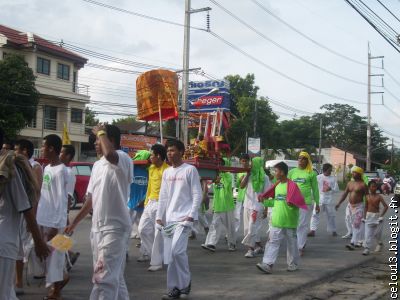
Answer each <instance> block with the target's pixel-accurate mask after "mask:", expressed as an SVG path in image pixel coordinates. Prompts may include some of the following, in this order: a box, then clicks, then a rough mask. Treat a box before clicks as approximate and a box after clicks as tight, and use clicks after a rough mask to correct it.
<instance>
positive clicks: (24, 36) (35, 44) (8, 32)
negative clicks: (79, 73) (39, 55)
mask: <svg viewBox="0 0 400 300" xmlns="http://www.w3.org/2000/svg"><path fill="white" fill-rule="evenodd" d="M0 34H2V35H4V36H5V37H6V38H7V45H9V46H10V47H13V48H17V49H35V48H36V49H37V50H39V51H43V52H47V53H49V54H52V55H55V56H59V57H62V58H65V59H69V60H72V61H73V62H74V63H76V64H77V65H78V66H81V67H82V66H83V65H84V64H85V63H86V62H87V59H86V58H84V57H82V56H80V55H78V54H76V53H74V52H72V51H69V50H67V49H65V48H63V47H62V46H60V45H57V44H55V43H52V42H50V41H48V40H46V39H44V38H42V37H40V36H38V35H36V34H33V33H31V32H22V31H18V30H15V29H13V28H10V27H7V26H4V25H1V24H0Z"/></svg>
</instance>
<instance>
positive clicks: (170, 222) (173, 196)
mask: <svg viewBox="0 0 400 300" xmlns="http://www.w3.org/2000/svg"><path fill="white" fill-rule="evenodd" d="M184 152H185V146H184V144H183V143H182V142H181V141H179V140H170V141H168V142H167V157H168V161H169V162H170V163H171V165H172V168H168V169H166V170H165V171H164V173H163V178H162V183H161V190H160V196H159V200H158V201H159V203H158V210H157V217H156V220H157V224H158V225H157V228H158V229H161V228H163V229H162V231H163V235H164V253H165V263H167V264H168V270H167V289H168V293H167V294H165V295H164V296H163V297H162V299H179V298H184V297H185V296H188V295H189V293H190V288H191V275H190V270H189V261H188V256H187V253H186V251H187V245H188V239H189V235H190V233H191V231H192V227H193V222H194V221H195V220H197V215H198V210H199V206H200V203H201V200H202V190H201V185H200V177H199V173H198V172H197V169H196V168H195V167H193V166H191V165H189V164H186V163H184V162H183V160H182V157H183V154H184ZM164 215H165V223H164V222H163V217H164ZM164 225H165V226H164Z"/></svg>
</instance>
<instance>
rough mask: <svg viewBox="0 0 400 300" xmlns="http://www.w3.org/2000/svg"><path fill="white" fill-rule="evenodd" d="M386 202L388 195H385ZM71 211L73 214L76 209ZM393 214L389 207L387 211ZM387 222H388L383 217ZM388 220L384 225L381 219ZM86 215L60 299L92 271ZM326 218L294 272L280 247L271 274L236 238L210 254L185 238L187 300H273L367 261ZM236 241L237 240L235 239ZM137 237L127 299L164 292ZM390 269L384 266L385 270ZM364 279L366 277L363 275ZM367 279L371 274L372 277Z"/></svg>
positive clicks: (81, 291)
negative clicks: (234, 247) (231, 247)
mask: <svg viewBox="0 0 400 300" xmlns="http://www.w3.org/2000/svg"><path fill="white" fill-rule="evenodd" d="M386 200H387V201H389V198H388V197H386ZM344 207H345V205H342V207H341V208H340V209H339V212H338V214H337V223H338V233H339V235H341V234H344V233H345V225H344V223H343V221H344ZM76 212H77V211H73V212H72V214H76ZM391 214H394V212H393V210H392V209H389V211H388V216H389V215H391ZM386 223H387V222H386ZM386 225H387V224H386ZM90 226H91V219H90V217H87V218H86V219H85V220H84V221H82V223H81V224H80V226H79V227H78V228H77V232H75V234H74V239H75V240H76V246H75V251H79V252H80V253H81V256H80V258H79V260H78V262H77V264H76V265H75V266H74V268H73V269H72V271H71V281H70V283H69V284H68V285H67V286H66V287H65V289H64V290H63V296H64V297H63V299H64V300H80V299H88V298H89V294H90V290H91V287H92V284H91V274H92V256H91V251H90V244H89V230H90ZM325 226H326V225H325V220H324V218H322V220H321V226H320V229H319V231H318V232H317V236H316V237H315V238H310V239H309V241H308V244H307V248H306V254H305V256H304V257H303V259H302V261H301V265H300V269H299V270H298V272H294V273H289V272H287V271H286V251H285V248H284V247H282V248H281V251H280V255H279V258H278V261H277V264H276V265H275V266H274V274H272V275H265V274H262V273H260V272H259V271H258V270H257V269H256V267H255V264H256V263H258V262H259V261H260V260H261V257H257V258H254V259H249V258H245V257H244V253H245V249H244V247H243V246H242V245H240V243H238V251H237V252H233V253H231V252H228V251H227V249H226V245H225V244H224V242H223V241H221V242H220V244H218V245H217V252H216V253H210V252H207V251H205V250H203V249H201V247H200V244H201V243H202V242H203V241H204V238H205V237H204V235H202V234H199V235H198V237H197V240H193V241H190V243H189V260H190V267H191V271H192V294H191V299H210V298H212V299H278V298H279V297H281V296H286V295H293V294H295V293H296V292H297V291H298V290H299V289H301V288H304V287H309V288H310V287H311V288H312V287H313V286H314V285H316V284H317V283H320V282H321V280H327V279H332V278H335V276H337V275H338V274H339V273H340V272H343V271H345V270H347V269H351V268H354V267H355V266H359V265H361V264H365V263H368V262H370V261H371V260H373V259H375V258H376V257H377V255H376V254H372V255H370V256H368V257H365V256H362V255H361V251H360V250H358V251H352V252H351V251H348V250H346V249H345V247H344V245H345V244H346V242H347V240H346V241H344V240H342V239H341V238H340V237H337V238H335V237H331V236H328V234H327V233H326V231H325V228H326V227H325ZM387 239H388V229H387V226H386V228H385V234H384V240H385V244H386V245H385V246H386V247H385V249H384V252H383V253H382V254H380V255H378V256H379V257H381V259H382V257H383V261H385V257H386V256H387V253H388V250H387V249H388V247H387ZM238 241H240V239H238ZM136 243H137V240H131V247H130V250H129V257H130V260H129V261H128V263H127V266H126V281H127V285H128V289H129V293H130V295H131V299H146V300H147V299H149V300H151V299H160V296H161V295H162V294H163V293H164V292H165V286H166V272H165V271H161V272H157V273H151V272H148V271H147V267H148V266H147V264H145V263H138V262H136V258H137V257H138V255H139V251H138V248H136V247H135V244H136ZM388 272H389V271H388ZM29 280H30V283H31V286H30V287H27V288H26V289H25V290H26V295H24V296H21V297H20V299H21V300H25V299H26V300H27V299H29V300H38V299H42V297H43V296H44V295H45V294H46V292H45V290H44V288H43V286H41V287H39V286H38V285H39V284H40V281H38V280H34V279H31V278H30V279H29ZM366 280H367V279H366ZM371 280H372V279H371Z"/></svg>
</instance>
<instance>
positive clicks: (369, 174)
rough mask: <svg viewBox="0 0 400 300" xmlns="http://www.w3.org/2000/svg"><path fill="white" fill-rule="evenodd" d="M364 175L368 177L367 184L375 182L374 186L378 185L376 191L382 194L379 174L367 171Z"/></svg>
mask: <svg viewBox="0 0 400 300" xmlns="http://www.w3.org/2000/svg"><path fill="white" fill-rule="evenodd" d="M364 175H365V176H367V177H368V182H370V181H375V182H376V184H377V185H378V191H379V192H380V193H381V194H382V184H383V182H382V178H381V176H380V174H379V172H375V171H367V172H364Z"/></svg>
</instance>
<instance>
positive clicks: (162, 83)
mask: <svg viewBox="0 0 400 300" xmlns="http://www.w3.org/2000/svg"><path fill="white" fill-rule="evenodd" d="M136 101H137V109H138V119H139V120H144V121H163V120H169V119H173V118H177V117H178V106H177V103H178V76H177V75H176V73H175V72H172V71H168V70H151V71H148V72H145V73H143V74H142V75H140V76H139V77H138V79H137V80H136Z"/></svg>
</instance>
